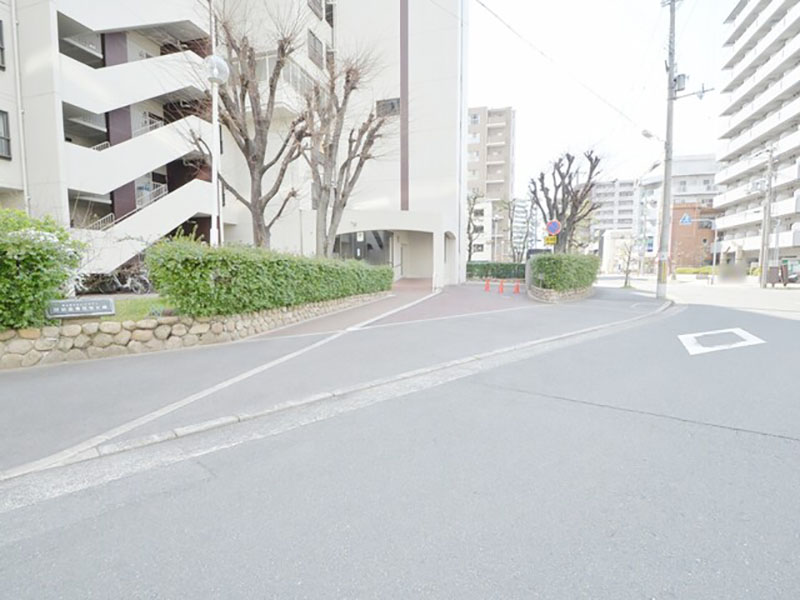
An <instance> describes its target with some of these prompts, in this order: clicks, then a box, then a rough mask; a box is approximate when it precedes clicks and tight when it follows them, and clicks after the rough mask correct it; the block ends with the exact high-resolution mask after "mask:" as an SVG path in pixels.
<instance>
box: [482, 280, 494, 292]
mask: <svg viewBox="0 0 800 600" xmlns="http://www.w3.org/2000/svg"><path fill="white" fill-rule="evenodd" d="M483 291H484V292H491V291H492V282H491V281H489V280H488V279H487V280H486V285H484V286H483Z"/></svg>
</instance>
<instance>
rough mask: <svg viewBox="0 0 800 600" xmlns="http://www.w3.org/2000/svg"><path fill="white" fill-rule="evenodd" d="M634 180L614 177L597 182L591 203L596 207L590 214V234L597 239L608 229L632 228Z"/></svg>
mask: <svg viewBox="0 0 800 600" xmlns="http://www.w3.org/2000/svg"><path fill="white" fill-rule="evenodd" d="M635 195H636V182H635V181H633V180H628V179H625V180H622V179H616V180H614V181H601V182H598V183H597V184H596V185H595V187H594V189H593V190H592V203H593V204H597V205H598V208H596V209H595V211H594V212H593V213H592V216H591V227H590V231H591V236H592V239H597V238H598V237H599V236H602V234H603V233H604V232H606V231H608V230H619V229H628V230H632V229H634V212H635Z"/></svg>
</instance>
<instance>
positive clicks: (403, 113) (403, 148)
mask: <svg viewBox="0 0 800 600" xmlns="http://www.w3.org/2000/svg"><path fill="white" fill-rule="evenodd" d="M408 89H409V85H408V0H400V210H408V204H409V202H408V200H409V184H408V173H409V156H408V154H409V153H408V146H409V144H408V121H409V115H408Z"/></svg>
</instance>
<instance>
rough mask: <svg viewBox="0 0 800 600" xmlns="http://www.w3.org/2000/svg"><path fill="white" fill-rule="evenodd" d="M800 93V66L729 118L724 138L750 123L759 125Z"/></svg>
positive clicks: (788, 72)
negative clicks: (759, 122) (764, 118)
mask: <svg viewBox="0 0 800 600" xmlns="http://www.w3.org/2000/svg"><path fill="white" fill-rule="evenodd" d="M798 93H800V65H796V66H795V67H794V68H793V69H791V70H790V71H787V72H786V73H785V74H784V75H783V77H781V78H780V79H779V80H777V81H776V82H774V83H773V84H771V85H770V86H769V87H768V88H767V89H766V90H764V92H763V93H762V94H761V95H760V96H758V97H757V98H756V99H755V100H754V101H753V102H751V103H749V104H746V105H744V106H743V107H742V108H741V110H739V112H737V113H736V114H734V115H732V116H731V117H729V118H728V122H727V125H726V127H727V129H726V130H725V131H724V132H723V134H722V137H724V138H725V137H730V136H732V135H734V134H735V132H736V131H737V130H739V129H741V128H742V126H746V125H748V124H749V123H757V122H758V121H759V120H760V119H762V118H763V117H764V116H765V115H766V114H767V113H769V112H770V111H771V110H775V109H776V108H778V107H779V106H780V105H781V104H782V103H783V102H786V101H787V100H790V99H791V98H793V97H795V96H796V95H797V94H798Z"/></svg>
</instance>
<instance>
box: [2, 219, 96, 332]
mask: <svg viewBox="0 0 800 600" xmlns="http://www.w3.org/2000/svg"><path fill="white" fill-rule="evenodd" d="M82 249H83V245H82V244H81V243H80V242H78V241H76V240H73V239H72V238H70V236H69V233H68V232H67V231H66V230H65V229H64V228H62V227H59V226H58V224H56V222H55V221H53V220H52V219H50V218H49V217H47V218H45V219H41V220H39V219H33V218H31V217H28V216H27V215H26V214H25V213H23V212H21V211H18V210H8V209H0V330H2V329H21V328H24V327H38V326H41V325H43V324H44V323H45V322H46V320H47V319H46V318H45V311H46V309H47V304H48V302H49V301H50V300H54V299H56V298H60V297H61V296H62V287H63V286H64V284H65V283H67V281H69V279H70V277H71V276H72V274H73V272H74V270H75V269H77V267H78V265H80V258H81V257H80V253H81V250H82Z"/></svg>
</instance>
